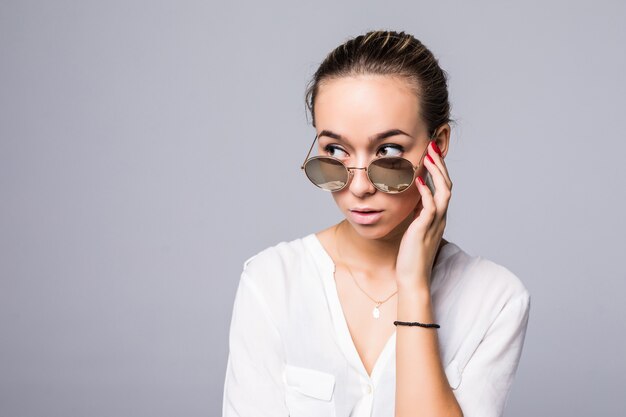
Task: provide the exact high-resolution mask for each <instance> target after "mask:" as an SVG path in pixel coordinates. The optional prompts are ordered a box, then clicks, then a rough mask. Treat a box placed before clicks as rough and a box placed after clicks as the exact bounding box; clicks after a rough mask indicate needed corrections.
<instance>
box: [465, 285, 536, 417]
mask: <svg viewBox="0 0 626 417" xmlns="http://www.w3.org/2000/svg"><path fill="white" fill-rule="evenodd" d="M529 311H530V294H528V292H525V293H524V294H522V295H520V296H518V297H516V298H514V299H512V300H510V301H509V302H507V303H506V304H505V306H504V307H503V309H502V310H501V311H500V313H499V314H498V316H497V317H496V319H495V320H494V322H493V323H492V324H491V326H490V327H489V329H488V330H487V333H486V334H485V336H484V337H483V339H482V341H481V342H480V343H479V345H478V347H477V348H476V350H475V351H474V353H473V354H472V356H471V357H470V359H469V360H468V362H467V364H466V365H465V367H464V369H463V370H462V372H461V381H460V384H459V386H458V387H457V389H456V390H455V391H454V393H455V396H456V399H457V401H458V403H459V405H460V406H461V410H462V411H463V416H464V417H501V416H502V415H503V412H504V407H505V405H506V401H507V398H508V395H509V392H510V389H511V385H512V383H513V379H514V377H515V373H516V371H517V367H518V363H519V360H520V357H521V354H522V347H523V345H524V339H525V336H526V328H527V326H528V317H529Z"/></svg>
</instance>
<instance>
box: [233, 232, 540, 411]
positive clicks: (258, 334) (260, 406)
mask: <svg viewBox="0 0 626 417" xmlns="http://www.w3.org/2000/svg"><path fill="white" fill-rule="evenodd" d="M334 270H335V265H334V263H333V260H332V259H331V257H330V256H329V255H328V253H327V252H326V250H325V249H324V247H323V246H322V244H321V243H320V241H319V239H318V238H317V236H316V235H315V234H314V233H312V234H309V235H308V236H306V237H304V238H300V239H296V240H293V241H291V242H281V243H279V244H277V245H276V246H273V247H270V248H267V249H265V250H263V251H261V252H259V253H258V254H256V255H254V256H252V257H251V258H250V259H248V260H246V261H245V262H244V268H243V272H242V274H241V279H240V281H239V286H238V289H237V293H236V296H235V301H234V306H233V313H232V320H231V323H230V337H229V354H228V363H227V367H226V376H225V382H224V397H223V401H224V402H223V412H222V416H223V417H235V416H237V417H265V416H267V417H287V416H291V417H365V416H368V417H393V416H394V409H395V383H396V378H395V373H396V372H395V371H396V363H395V362H396V361H395V356H396V334H395V332H394V334H393V335H392V336H391V337H390V338H389V340H388V341H387V342H386V345H385V347H384V349H383V351H382V353H381V354H380V356H379V358H378V360H377V361H376V363H375V365H374V368H373V369H372V374H371V376H370V375H368V374H367V371H366V370H365V366H364V365H363V363H362V362H361V359H360V357H359V354H358V352H357V350H356V347H355V346H354V343H353V341H352V338H351V336H350V332H349V330H348V325H347V323H346V319H345V316H344V314H343V310H342V308H341V304H340V302H339V297H338V294H337V288H336V286H335V280H334ZM431 279H432V282H431V297H432V305H433V312H434V315H435V316H434V317H435V318H436V322H437V323H438V324H440V325H441V328H439V329H437V330H436V331H437V332H438V339H439V347H440V353H441V359H442V362H443V365H444V369H445V373H446V376H447V379H448V382H449V384H450V387H451V388H452V389H453V392H454V394H455V396H456V399H457V401H458V402H459V404H460V406H461V409H462V410H463V414H464V416H465V417H492V416H493V417H495V416H501V415H502V414H503V410H504V406H505V404H506V401H507V397H508V394H509V391H510V388H511V384H512V382H513V379H514V376H515V372H516V370H517V366H518V363H519V360H520V356H521V353H522V346H523V344H524V338H525V335H526V327H527V324H528V316H529V309H530V294H529V292H528V291H527V289H526V288H525V287H524V285H523V283H522V282H521V281H520V280H519V278H517V277H516V276H515V275H514V274H513V273H511V272H510V271H509V270H508V269H506V268H505V267H503V266H500V265H498V264H496V263H494V262H492V261H489V260H487V259H484V258H481V257H478V256H476V257H473V256H470V255H468V254H467V253H466V252H464V251H463V250H462V249H460V248H459V247H458V246H457V245H455V244H454V243H452V242H449V243H448V244H446V245H444V246H443V247H442V248H441V251H440V253H439V256H438V257H437V259H436V263H435V264H434V266H433V271H432V276H431ZM393 320H396V318H395V317H394V318H393ZM415 389H416V390H418V389H420V387H415Z"/></svg>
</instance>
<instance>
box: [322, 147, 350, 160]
mask: <svg viewBox="0 0 626 417" xmlns="http://www.w3.org/2000/svg"><path fill="white" fill-rule="evenodd" d="M324 151H325V152H326V153H327V154H328V156H332V157H333V158H345V157H346V156H347V154H346V151H344V150H343V149H341V148H340V147H339V146H337V145H326V146H324Z"/></svg>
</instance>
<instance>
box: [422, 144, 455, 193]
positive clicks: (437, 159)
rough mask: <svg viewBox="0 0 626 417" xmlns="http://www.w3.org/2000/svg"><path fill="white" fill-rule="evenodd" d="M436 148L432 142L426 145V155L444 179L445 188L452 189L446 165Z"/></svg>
mask: <svg viewBox="0 0 626 417" xmlns="http://www.w3.org/2000/svg"><path fill="white" fill-rule="evenodd" d="M436 146H437V144H436V143H435V141H434V140H433V141H431V142H430V143H429V145H428V153H427V155H429V156H430V157H431V158H432V159H433V161H434V164H435V165H436V166H437V168H439V171H441V174H442V176H443V177H444V179H445V182H446V185H447V187H448V188H450V189H452V180H450V174H449V173H448V167H447V166H446V163H445V162H444V160H443V156H442V155H441V154H440V153H439V148H436V149H435V147H436ZM424 159H428V158H424Z"/></svg>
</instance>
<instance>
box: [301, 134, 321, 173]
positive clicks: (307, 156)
mask: <svg viewBox="0 0 626 417" xmlns="http://www.w3.org/2000/svg"><path fill="white" fill-rule="evenodd" d="M316 139H317V135H315V137H314V138H313V143H312V144H311V147H310V148H309V152H308V153H307V154H306V158H304V162H302V166H300V169H304V163H305V162H306V160H307V159H309V155H311V151H312V150H313V145H315V140H316Z"/></svg>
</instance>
